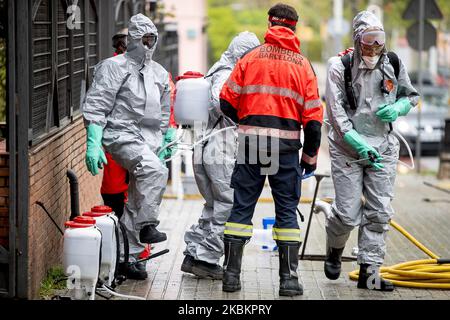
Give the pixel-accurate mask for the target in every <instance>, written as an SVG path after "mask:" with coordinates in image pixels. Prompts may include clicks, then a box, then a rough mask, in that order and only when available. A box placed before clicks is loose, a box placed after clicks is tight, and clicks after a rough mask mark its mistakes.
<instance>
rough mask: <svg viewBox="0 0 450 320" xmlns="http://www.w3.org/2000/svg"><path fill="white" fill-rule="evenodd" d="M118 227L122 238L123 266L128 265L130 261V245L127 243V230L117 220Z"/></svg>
mask: <svg viewBox="0 0 450 320" xmlns="http://www.w3.org/2000/svg"><path fill="white" fill-rule="evenodd" d="M119 227H120V231H121V232H122V237H123V251H124V263H125V265H128V262H129V261H130V244H129V242H128V236H127V230H126V229H125V226H124V224H123V223H122V222H121V221H120V220H119Z"/></svg>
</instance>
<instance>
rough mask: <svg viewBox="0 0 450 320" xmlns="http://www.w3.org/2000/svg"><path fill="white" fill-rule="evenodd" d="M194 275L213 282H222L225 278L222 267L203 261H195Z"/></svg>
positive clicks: (193, 266)
mask: <svg viewBox="0 0 450 320" xmlns="http://www.w3.org/2000/svg"><path fill="white" fill-rule="evenodd" d="M192 273H193V274H195V275H196V276H197V277H199V278H206V279H213V280H222V278H223V269H222V267H221V266H219V265H217V264H212V263H208V262H206V261H201V260H194V263H193V265H192Z"/></svg>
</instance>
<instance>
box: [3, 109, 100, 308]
mask: <svg viewBox="0 0 450 320" xmlns="http://www.w3.org/2000/svg"><path fill="white" fill-rule="evenodd" d="M85 142H86V135H85V129H84V126H83V121H82V118H79V119H77V120H76V121H75V122H74V124H72V125H70V126H69V127H68V128H66V129H64V130H63V131H61V132H60V133H58V134H57V135H55V136H53V137H51V138H49V139H47V140H46V141H44V142H42V143H40V144H39V145H37V146H34V147H33V148H31V150H30V159H29V160H30V202H29V230H28V233H29V234H28V239H29V248H28V252H29V257H28V258H29V260H28V261H29V266H28V267H29V274H28V280H29V291H28V292H29V298H32V299H33V298H37V294H38V291H39V287H40V283H41V281H42V279H43V278H44V277H45V275H46V271H47V270H48V269H49V268H50V267H53V266H56V265H61V263H62V259H61V258H62V249H63V238H62V236H61V234H60V233H59V231H58V229H57V228H56V227H55V226H54V225H53V223H52V222H51V220H50V219H49V217H48V216H47V215H46V213H45V212H44V211H43V210H42V209H41V208H40V207H39V206H37V205H36V204H35V203H36V201H40V202H42V203H43V204H44V205H45V207H46V208H47V210H48V211H49V213H50V214H51V215H52V217H53V219H54V220H55V221H56V222H57V224H58V225H59V226H60V227H61V228H63V226H64V222H65V221H66V220H68V219H69V216H70V192H69V180H68V179H67V177H66V172H67V169H72V170H74V171H75V173H76V175H77V177H78V182H79V193H80V194H79V197H80V212H84V211H87V210H89V209H90V208H91V207H92V206H93V205H96V204H100V203H101V196H100V184H101V174H100V175H98V176H96V177H93V176H92V175H91V174H90V173H89V172H88V171H87V170H86V166H85V163H84V158H85V150H86V143H85ZM0 172H1V170H0ZM0 182H1V179H0ZM0 190H1V187H0ZM1 194H2V193H1V192H0V201H1V199H2V198H1V197H2V196H1ZM0 206H1V202H0ZM0 208H1V207H0ZM0 210H1V209H0ZM0 212H1V211H0ZM0 217H1V213H0ZM0 219H1V218H0Z"/></svg>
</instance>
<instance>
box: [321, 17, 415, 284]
mask: <svg viewBox="0 0 450 320" xmlns="http://www.w3.org/2000/svg"><path fill="white" fill-rule="evenodd" d="M353 29H354V33H353V40H354V50H353V51H352V52H351V53H349V54H350V61H351V64H350V65H351V86H352V88H353V95H354V99H352V100H353V101H354V106H355V108H352V107H351V101H348V100H350V99H349V95H348V94H347V93H346V86H345V83H344V78H345V77H344V70H345V67H344V63H343V60H342V59H341V58H339V57H333V58H331V59H330V61H329V68H328V78H327V86H326V103H327V108H326V109H327V112H328V118H329V121H330V123H331V129H330V132H329V135H328V139H329V145H330V157H331V173H332V178H333V183H334V189H335V193H336V198H335V201H334V203H333V205H332V214H331V215H330V216H329V217H327V220H326V233H327V238H326V261H325V265H324V271H325V274H326V276H327V277H328V278H329V279H332V280H335V279H337V278H338V277H339V275H340V272H341V257H342V252H343V250H344V247H345V244H346V242H347V240H348V238H349V235H350V232H351V230H352V229H353V228H354V227H356V226H359V233H358V248H359V252H358V264H359V265H360V273H359V280H358V285H357V286H358V288H365V289H374V290H381V291H392V290H393V289H394V287H393V285H392V283H391V282H389V281H387V280H384V279H382V278H381V277H380V276H379V267H380V265H381V264H382V263H383V261H384V256H385V252H386V244H385V239H386V234H387V231H388V229H389V222H390V220H391V217H392V215H393V213H394V212H393V209H392V206H391V201H392V199H393V196H394V181H395V177H396V169H397V160H398V156H399V141H398V140H397V138H396V137H395V136H394V134H393V133H392V124H391V123H392V122H393V121H395V120H396V119H397V117H398V116H405V115H406V114H407V113H408V112H409V110H410V109H411V108H412V107H414V106H416V105H417V104H418V100H419V95H418V93H417V91H416V90H415V89H414V87H413V86H412V85H411V82H410V79H409V76H408V73H407V71H406V69H405V67H404V65H403V64H402V62H401V61H400V60H398V64H399V72H398V76H396V74H395V69H394V66H393V61H390V58H389V57H388V52H387V50H386V48H385V34H384V29H383V25H382V24H381V22H380V20H379V19H378V18H377V17H376V16H375V15H374V14H372V13H370V12H368V11H363V12H360V13H359V14H358V15H357V16H356V17H355V18H354V20H353ZM356 159H361V160H363V159H366V161H361V162H358V163H353V164H351V165H347V163H348V162H350V161H353V160H356ZM362 197H363V198H364V199H362Z"/></svg>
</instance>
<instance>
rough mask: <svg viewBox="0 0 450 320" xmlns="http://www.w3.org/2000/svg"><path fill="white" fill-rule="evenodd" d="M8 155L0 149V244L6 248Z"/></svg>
mask: <svg viewBox="0 0 450 320" xmlns="http://www.w3.org/2000/svg"><path fill="white" fill-rule="evenodd" d="M8 160H9V155H8V153H7V152H5V151H3V150H2V151H0V246H3V247H5V248H6V249H8V242H9V217H8V211H9V209H8V197H9V181H8V180H9V179H8V178H9V165H8Z"/></svg>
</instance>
